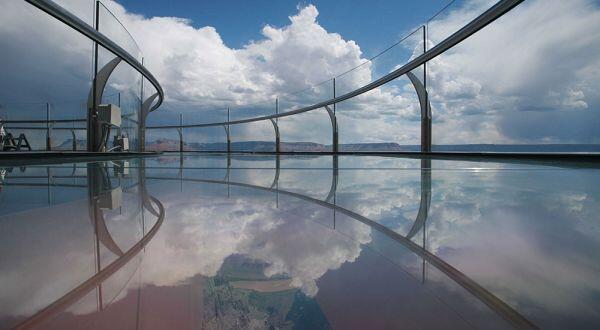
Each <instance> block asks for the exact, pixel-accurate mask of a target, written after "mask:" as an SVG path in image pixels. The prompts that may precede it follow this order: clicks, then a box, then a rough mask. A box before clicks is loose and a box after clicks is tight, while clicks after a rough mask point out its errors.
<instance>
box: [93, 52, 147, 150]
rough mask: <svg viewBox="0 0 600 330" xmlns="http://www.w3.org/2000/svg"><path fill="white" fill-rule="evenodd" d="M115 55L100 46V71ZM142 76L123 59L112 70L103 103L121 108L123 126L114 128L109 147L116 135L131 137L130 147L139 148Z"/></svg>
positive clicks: (132, 148) (111, 145)
mask: <svg viewBox="0 0 600 330" xmlns="http://www.w3.org/2000/svg"><path fill="white" fill-rule="evenodd" d="M115 58H116V57H115V55H114V54H113V53H111V52H110V51H108V50H106V49H105V48H103V47H101V46H99V47H98V71H99V72H100V71H101V70H102V69H103V68H104V67H106V66H108V65H110V63H111V62H112V61H113V60H114V59H115ZM141 79H142V76H141V74H140V73H139V72H137V70H135V69H133V68H132V67H131V66H130V65H129V64H127V63H125V62H123V61H121V62H120V63H119V64H118V65H117V66H116V68H115V69H114V70H113V71H112V73H111V75H110V77H109V79H108V81H107V82H106V86H105V88H104V92H103V95H102V99H101V101H100V103H101V104H114V105H117V106H118V107H119V108H120V109H121V127H119V128H112V129H111V133H110V134H111V135H110V137H109V141H108V145H107V147H108V148H112V147H113V142H114V141H113V140H114V138H115V136H126V137H128V138H129V149H130V150H139V144H138V129H139V125H138V123H139V119H140V110H141V102H142V100H141V98H140V95H141V93H142V86H141Z"/></svg>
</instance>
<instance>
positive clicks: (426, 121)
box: [421, 25, 432, 152]
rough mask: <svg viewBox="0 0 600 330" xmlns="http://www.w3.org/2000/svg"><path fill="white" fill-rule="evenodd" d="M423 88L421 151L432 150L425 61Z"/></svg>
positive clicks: (425, 50)
mask: <svg viewBox="0 0 600 330" xmlns="http://www.w3.org/2000/svg"><path fill="white" fill-rule="evenodd" d="M425 52H427V25H423V53H425ZM423 88H424V90H425V97H424V103H425V107H424V108H423V107H422V109H423V110H424V111H423V110H422V111H421V152H431V142H432V140H431V105H430V104H429V93H427V62H425V63H423Z"/></svg>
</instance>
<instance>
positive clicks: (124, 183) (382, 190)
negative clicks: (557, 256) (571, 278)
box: [0, 157, 594, 328]
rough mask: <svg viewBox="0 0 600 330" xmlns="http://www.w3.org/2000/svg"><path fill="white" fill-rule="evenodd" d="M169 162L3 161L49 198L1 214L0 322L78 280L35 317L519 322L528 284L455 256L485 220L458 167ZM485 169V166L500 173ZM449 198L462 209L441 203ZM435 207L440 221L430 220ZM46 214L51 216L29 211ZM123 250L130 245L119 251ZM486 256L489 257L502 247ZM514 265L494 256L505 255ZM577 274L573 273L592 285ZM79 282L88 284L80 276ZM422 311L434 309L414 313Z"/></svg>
mask: <svg viewBox="0 0 600 330" xmlns="http://www.w3.org/2000/svg"><path fill="white" fill-rule="evenodd" d="M323 159H325V160H328V161H327V162H323ZM176 161H177V162H179V164H181V167H179V166H176V167H169V166H163V165H164V164H168V163H165V160H164V159H158V160H157V161H153V160H148V161H147V162H146V164H143V163H140V164H139V165H138V164H137V163H136V162H134V161H132V162H131V164H130V165H129V166H126V165H125V166H119V165H124V164H116V165H117V166H113V164H111V165H110V166H106V164H104V165H100V164H89V165H87V166H84V167H82V166H81V165H79V167H75V168H68V167H55V168H53V167H48V168H46V167H43V168H42V167H30V168H27V169H26V171H25V172H23V173H21V172H20V171H19V170H18V169H13V171H12V172H10V173H8V175H6V177H5V179H4V190H3V192H2V194H5V193H6V194H11V196H13V197H14V196H16V195H18V194H21V196H24V194H27V193H30V191H28V189H34V190H35V191H39V192H42V191H43V192H44V193H45V195H49V197H48V196H44V197H45V198H46V199H48V200H50V201H52V202H53V203H57V202H60V203H61V204H60V205H51V206H48V205H46V207H41V206H40V205H41V201H40V205H37V206H36V207H37V208H33V209H30V210H27V211H23V210H15V211H14V212H12V213H4V212H3V213H4V214H5V215H4V220H3V221H2V222H1V224H2V226H3V231H2V235H3V236H4V235H9V234H8V233H12V234H11V235H10V236H9V237H6V239H5V240H3V243H1V244H2V246H3V250H4V251H16V252H11V253H9V254H8V256H7V257H6V259H5V260H6V261H4V262H3V263H2V268H0V274H1V276H2V281H3V286H5V287H9V288H11V290H8V291H7V292H6V293H3V294H2V298H1V299H0V304H1V305H0V306H1V307H2V308H0V309H1V310H2V311H3V315H1V316H0V319H2V320H3V321H2V324H4V325H6V326H8V325H11V324H17V323H19V322H24V321H26V320H27V319H28V318H31V317H34V318H35V317H36V316H35V315H39V313H41V312H43V311H44V310H43V308H46V307H47V306H52V305H53V304H56V301H57V300H60V299H61V298H63V297H64V296H65V295H66V294H69V293H70V292H73V291H74V290H75V291H77V287H78V286H82V285H83V286H84V287H86V288H89V289H90V290H88V291H86V292H85V293H83V292H81V293H80V294H79V295H78V296H76V299H75V298H73V299H71V300H70V301H68V302H69V303H68V304H66V303H64V302H65V301H63V303H64V304H63V306H64V307H63V308H62V309H60V310H59V309H55V310H54V312H55V313H54V314H53V316H52V318H51V322H50V323H40V324H44V325H45V326H54V327H65V326H72V325H74V324H77V325H86V326H87V325H90V326H94V327H109V326H111V325H112V326H114V325H115V324H123V325H124V327H129V326H128V325H131V327H134V326H136V325H137V326H138V327H161V328H165V327H168V328H172V327H176V328H182V327H183V328H185V327H196V326H202V327H209V328H214V327H236V326H237V327H240V326H243V327H268V326H275V327H280V326H281V327H283V326H285V325H286V324H288V325H289V324H296V325H299V324H302V325H305V326H311V327H325V326H333V327H341V328H348V327H349V328H353V327H354V328H359V327H360V328H364V327H367V326H371V327H372V326H375V327H400V326H403V327H411V328H431V327H444V326H447V325H452V326H454V327H459V326H461V327H463V326H469V325H471V326H473V325H474V326H479V327H483V326H486V327H505V326H508V325H509V324H513V325H517V326H521V327H527V326H532V324H531V323H529V321H528V320H527V318H526V317H524V316H523V315H522V314H521V313H522V309H521V307H522V306H523V304H525V303H526V302H527V299H529V300H530V301H531V299H536V298H538V296H536V291H535V288H534V290H531V289H530V290H527V289H526V288H521V291H519V292H517V293H515V292H512V291H510V289H511V288H510V286H508V287H507V286H506V283H507V282H506V281H505V280H504V278H500V279H497V280H496V281H495V283H497V284H499V285H501V286H500V287H501V288H503V290H498V289H497V286H495V285H497V284H490V282H489V278H490V277H489V276H488V275H487V273H486V272H488V273H489V272H490V271H488V270H485V271H484V272H483V273H482V272H478V271H477V270H473V269H472V265H473V264H472V263H469V262H468V260H467V261H465V259H464V258H462V257H461V254H462V253H467V254H468V255H469V257H470V258H473V259H476V255H473V253H474V252H473V251H475V250H474V249H471V250H464V249H463V248H462V247H461V246H460V245H456V242H459V241H457V236H456V235H453V233H457V234H460V235H466V236H462V237H463V238H464V237H467V239H464V240H463V241H466V242H476V243H477V242H479V241H480V240H479V239H478V236H481V235H483V234H484V233H475V231H474V230H475V229H476V227H474V226H475V225H476V224H477V222H481V221H483V222H484V225H485V219H482V218H481V216H476V215H475V214H469V213H465V212H473V208H465V207H463V208H462V209H461V208H460V207H458V206H457V205H453V204H449V203H448V201H447V200H448V198H449V196H452V194H456V190H457V189H460V188H458V186H453V185H450V186H447V185H443V184H445V183H446V182H454V181H456V180H458V178H457V177H460V176H459V175H457V174H453V175H452V176H450V175H449V174H448V173H447V172H445V171H441V172H440V171H437V170H432V169H431V168H432V166H431V162H430V161H427V160H424V161H421V160H414V161H410V162H408V165H407V169H408V170H403V171H402V172H400V173H399V172H398V171H391V170H381V171H379V172H375V173H376V174H373V171H370V172H369V173H367V175H364V174H361V173H360V171H354V170H347V169H345V168H343V167H342V168H340V167H339V165H338V162H339V160H338V159H337V158H333V159H332V158H330V157H322V158H320V159H318V160H314V161H315V162H320V163H318V166H315V167H314V168H310V167H305V168H303V167H301V166H296V165H295V163H293V162H297V161H298V160H295V159H292V160H290V161H287V160H285V159H284V160H283V162H285V163H286V165H284V166H281V162H282V160H280V159H278V158H275V159H273V158H264V159H262V160H261V162H260V163H259V162H255V163H252V162H251V161H247V162H246V163H244V165H243V166H242V165H241V164H242V163H240V162H242V161H245V160H235V159H234V160H231V159H225V158H214V159H211V160H208V161H205V162H203V161H200V162H199V163H194V159H190V160H184V159H183V158H181V159H176ZM342 161H344V162H345V160H344V159H342ZM177 162H176V163H175V164H177ZM211 162H215V163H214V164H213V163H211ZM222 162H224V163H223V164H225V166H222ZM232 163H234V164H240V166H238V167H236V166H231V165H232ZM251 163H252V164H251ZM267 163H268V164H270V165H269V166H266V167H264V164H267ZM273 163H274V164H275V165H276V166H273ZM161 164H163V165H161ZM250 164H251V165H250ZM344 164H345V166H346V168H349V167H352V165H351V164H349V163H347V162H345V163H344ZM227 165H229V166H227ZM325 165H326V166H327V167H329V169H325V168H324V166H325ZM369 167H370V168H373V167H375V166H371V165H369ZM434 167H435V166H434ZM375 168H376V167H375ZM127 171H128V172H129V173H127V174H125V173H123V172H127ZM38 172H39V173H38ZM432 172H435V173H439V174H436V178H439V180H437V181H436V180H433V182H432ZM48 173H49V174H50V175H47V174H48ZM383 173H385V174H383ZM36 174H37V175H36ZM500 174H501V173H500ZM498 175H499V173H495V174H494V175H493V176H490V180H496V181H498V179H497V178H496V176H498ZM530 175H531V174H530ZM26 177H29V178H26ZM35 178H38V179H37V181H35V180H36V179H35ZM43 179H45V182H44V183H45V185H44V184H42V182H41V181H42V180H43ZM502 180H507V178H502ZM34 181H35V182H34ZM119 181H120V182H119ZM464 181H465V182H464V183H463V184H462V186H460V187H465V188H467V187H470V184H469V179H468V178H467V179H465V180H464ZM490 182H493V181H490ZM502 182H504V181H502ZM38 184H39V186H36V185H38ZM31 187H35V188H31ZM48 187H51V188H50V189H48ZM88 187H93V189H88ZM118 187H121V188H120V189H121V192H119V188H118ZM482 188H483V189H487V185H486V184H483V185H482ZM473 189H474V188H473ZM73 190H75V191H78V192H79V194H78V193H74V192H73ZM146 191H151V192H152V194H153V195H156V198H157V199H154V198H152V197H149V196H148V194H147V193H146ZM461 193H462V194H463V195H462V197H461V201H463V202H464V203H470V202H475V201H476V202H478V205H479V206H478V208H479V210H480V212H483V211H482V210H483V209H482V206H483V205H485V204H486V203H487V201H486V199H485V198H483V197H482V196H479V197H475V195H466V194H465V192H464V191H462V192H461ZM118 195H121V197H120V198H118ZM11 198H12V197H11ZM521 198H522V196H521ZM119 200H121V203H120V205H119V202H118V201H119ZM158 200H160V202H158ZM436 202H437V204H436ZM579 203H580V204H581V202H579ZM159 205H162V206H163V207H164V214H165V220H164V221H157V220H156V219H157V218H158V219H161V216H160V215H161V212H160V210H159V207H158V206H159ZM161 208H162V207H161ZM582 209H584V210H585V207H582ZM459 210H461V211H462V213H461V216H463V217H464V219H465V221H467V220H468V221H467V222H464V221H462V222H461V221H458V220H454V219H457V218H456V217H457V215H455V214H454V213H449V212H458V211H459ZM17 211H19V212H17ZM6 212H8V211H6ZM88 214H89V215H88ZM441 214H443V215H444V217H447V218H448V219H450V220H451V221H452V222H450V223H448V222H444V221H441V220H440V216H441ZM366 215H368V217H367V216H366ZM44 217H45V218H46V219H48V220H47V221H41V220H40V219H42V218H44ZM81 219H92V221H91V222H90V221H87V222H85V221H81ZM506 222H507V221H506V220H505V221H504V223H506ZM509 222H510V221H509ZM451 224H454V226H458V225H459V224H460V226H458V227H456V228H454V229H452V230H450V229H446V230H447V232H439V230H440V228H441V227H440V226H442V225H445V226H448V225H451ZM90 228H91V231H90ZM155 229H156V230H155ZM153 230H155V231H154V232H152V231H153ZM464 230H468V231H469V233H468V234H465V232H464ZM494 230H496V231H498V230H500V231H501V232H504V233H505V234H506V236H505V240H508V241H510V242H513V243H514V242H516V240H515V238H516V237H515V232H512V231H510V230H511V229H509V228H507V227H505V226H503V224H502V223H501V222H500V223H498V224H495V227H494V228H489V231H490V232H493V231H494ZM512 230H516V232H518V230H517V229H515V228H513V229H512ZM525 230H526V229H525ZM154 233H155V235H154ZM150 234H151V235H150ZM488 236H489V235H488ZM65 237H72V239H69V240H65V239H64V238H65ZM144 237H148V239H145V240H144V239H143V238H144ZM150 239H151V240H150ZM488 239H489V241H490V243H492V244H494V243H495V242H494V239H493V238H490V237H488ZM32 242H35V243H32ZM445 246H456V247H457V248H456V249H454V250H445V249H444V247H445ZM496 246H497V245H496ZM521 247H524V248H525V249H524V250H523V251H530V249H529V247H528V246H523V245H521ZM503 248H506V247H503ZM132 249H133V250H134V251H135V253H134V254H132V255H131V256H130V257H129V258H128V259H126V260H125V259H121V258H123V257H124V256H125V255H126V254H127V253H128V252H129V251H130V250H132ZM487 255H489V256H490V258H492V259H493V260H494V258H495V255H500V256H502V255H503V254H502V253H500V252H490V251H488V252H487ZM440 257H443V259H442V258H440ZM536 257H537V258H538V260H547V259H548V258H547V257H546V256H544V255H540V254H538V255H537V256H536ZM119 260H124V262H122V263H121V264H119V265H118V269H114V271H111V273H110V274H106V276H105V275H102V276H98V274H99V273H102V271H103V270H105V269H107V268H108V267H109V265H112V264H114V263H115V262H118V261H119ZM496 261H497V259H496ZM448 262H452V264H453V265H454V267H453V266H452V265H450V264H449V263H448ZM455 262H456V263H457V264H459V265H460V267H457V265H456V264H455ZM478 262H479V263H481V264H484V262H485V261H484V260H478ZM514 265H515V264H514V263H513V264H510V263H509V264H506V269H510V267H511V266H514ZM542 265H544V264H543V263H542ZM575 267H578V268H579V270H585V269H582V266H581V265H575ZM464 269H469V270H470V271H469V272H465V271H464ZM67 270H68V271H67ZM491 272H495V271H494V270H492V271H491ZM507 272H508V271H507ZM580 273H581V272H580ZM581 274H582V275H581V276H583V277H582V278H583V279H584V281H585V283H588V284H589V285H592V284H593V283H594V282H593V281H592V280H590V279H589V278H586V277H585V272H583V273H581ZM508 275H510V276H512V277H513V278H515V274H514V273H511V274H505V276H508ZM517 275H518V273H517ZM565 276H566V275H565ZM88 280H91V281H92V282H93V283H92V282H91V283H88V284H87V285H86V281H88ZM480 280H482V282H480ZM4 283H11V284H10V285H4ZM48 283H53V284H55V285H53V286H52V287H50V286H49V285H48ZM82 283H83V284H82ZM512 283H517V284H518V283H519V282H518V281H514V279H513V282H512ZM542 283H543V282H542ZM509 284H510V283H509ZM558 287H559V288H560V286H558ZM507 290H508V291H507ZM531 292H533V294H532V293H531ZM507 297H508V298H509V299H506V298H507ZM567 298H568V297H567ZM407 302H410V303H407ZM449 306H452V307H449ZM525 310H526V311H527V309H525ZM299 311H303V312H299ZM36 313H37V314H36ZM431 313H434V315H436V318H435V319H431V318H426V317H425V316H426V315H430V314H431ZM527 313H529V314H527V315H528V316H529V315H533V316H534V317H535V316H536V314H535V313H533V314H531V312H530V311H527ZM506 321H508V323H505V322H506ZM44 322H46V320H44Z"/></svg>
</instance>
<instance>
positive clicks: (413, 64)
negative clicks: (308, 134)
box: [147, 0, 524, 129]
mask: <svg viewBox="0 0 600 330" xmlns="http://www.w3.org/2000/svg"><path fill="white" fill-rule="evenodd" d="M523 1H524V0H500V1H499V2H498V3H496V4H495V5H494V6H492V7H491V8H489V9H488V10H486V11H485V12H484V13H483V14H481V15H480V16H478V17H477V18H475V19H474V20H472V21H471V22H469V23H468V24H467V25H465V26H464V27H463V28H461V29H460V30H458V31H456V32H455V33H454V34H452V35H451V36H449V37H447V38H446V39H444V40H443V41H441V42H440V43H438V44H437V45H435V46H434V47H432V48H431V49H429V50H428V51H426V52H424V53H423V54H421V55H419V56H417V57H416V58H414V59H413V60H412V61H410V62H408V63H406V64H405V65H403V66H402V67H400V68H398V69H396V70H394V71H392V72H390V73H388V74H387V75H385V76H383V77H381V78H379V79H377V80H375V81H372V82H370V83H368V84H366V85H365V86H363V87H360V88H357V89H355V90H353V91H351V92H348V93H346V94H343V95H341V96H338V97H335V98H332V99H329V100H326V101H323V102H320V103H317V104H313V105H310V106H307V107H303V108H300V109H295V110H291V111H287V112H283V113H278V114H274V115H268V116H261V117H254V118H248V119H240V120H233V121H228V122H219V123H208V124H195V125H194V124H188V125H165V126H148V127H147V128H149V129H153V128H154V129H156V128H178V127H183V128H189V127H211V126H222V125H235V124H243V123H250V122H255V121H261V120H268V119H274V118H280V117H286V116H291V115H295V114H299V113H303V112H307V111H312V110H315V109H320V108H323V107H325V106H328V105H331V104H334V103H340V102H342V101H345V100H348V99H350V98H353V97H355V96H358V95H361V94H363V93H366V92H368V91H370V90H373V89H375V88H377V87H379V86H381V85H384V84H386V83H388V82H390V81H392V80H394V79H396V78H398V77H400V76H402V75H405V74H406V73H408V72H410V71H412V70H414V69H416V68H418V67H419V66H421V65H423V64H424V63H426V62H428V61H430V60H432V59H433V58H435V57H437V56H438V55H440V54H442V53H444V52H445V51H447V50H448V49H450V48H452V47H454V46H456V45H457V44H458V43H460V42H461V41H463V40H464V39H466V38H468V37H470V36H471V35H473V34H474V33H476V32H477V31H479V30H481V29H483V28H484V27H486V26H487V25H488V24H490V23H492V22H493V21H495V20H496V19H498V18H500V17H501V16H502V15H504V14H506V13H507V12H508V11H510V10H511V9H512V8H514V7H515V6H517V5H519V4H520V3H521V2H523Z"/></svg>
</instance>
